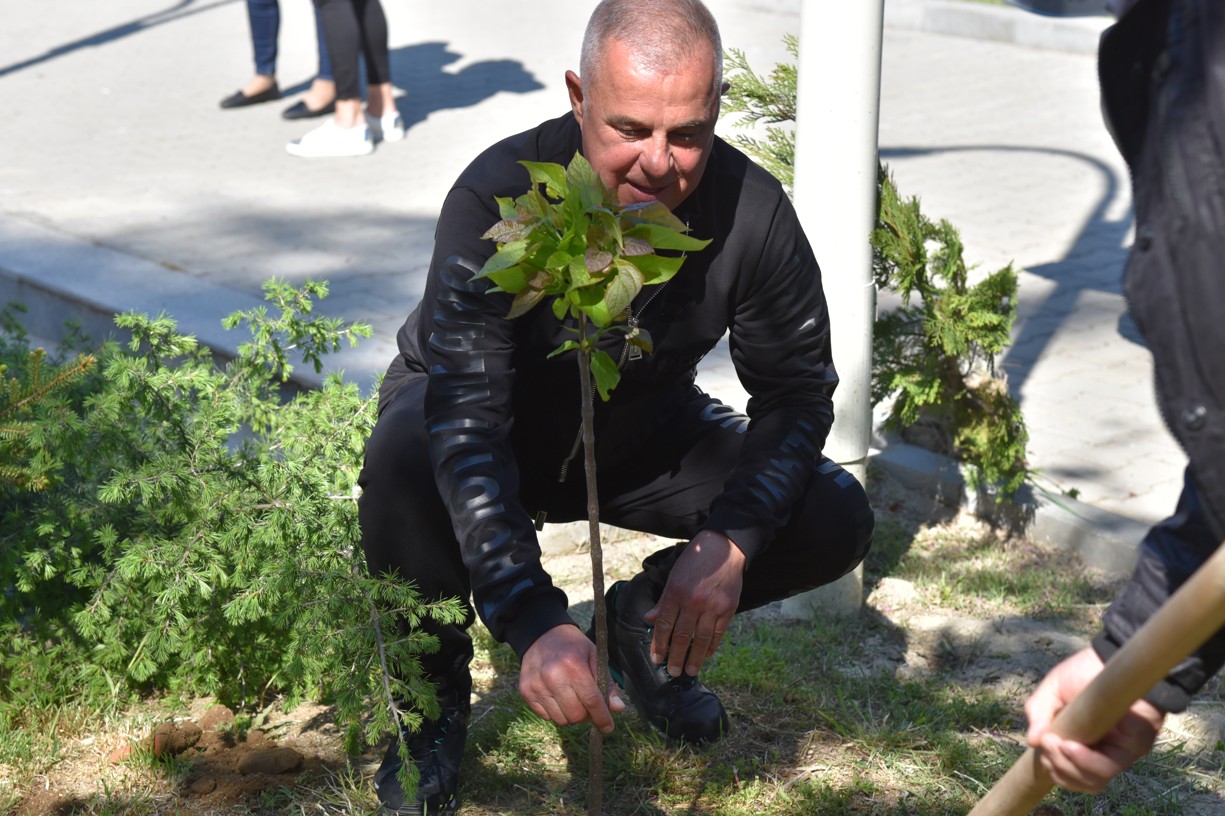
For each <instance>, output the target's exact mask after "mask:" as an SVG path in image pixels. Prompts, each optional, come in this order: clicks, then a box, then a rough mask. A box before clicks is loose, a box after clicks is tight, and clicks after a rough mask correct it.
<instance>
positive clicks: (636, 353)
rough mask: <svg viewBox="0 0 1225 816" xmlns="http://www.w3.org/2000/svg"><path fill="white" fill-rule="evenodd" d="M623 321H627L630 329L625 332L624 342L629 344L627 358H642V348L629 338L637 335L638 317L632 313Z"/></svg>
mask: <svg viewBox="0 0 1225 816" xmlns="http://www.w3.org/2000/svg"><path fill="white" fill-rule="evenodd" d="M625 322H626V323H628V324H629V327H630V330H629V331H628V332H626V333H625V342H626V343H627V344H629V351H630V356H629V359H630V360H631V361H633V360H641V359H642V349H640V348H638V346H635V345H633V344H632V343H630V340H632V339H634V338H635V337H637V336H638V318H637V317H635V316H634V315H630V316H629V317H628V318H626V321H625Z"/></svg>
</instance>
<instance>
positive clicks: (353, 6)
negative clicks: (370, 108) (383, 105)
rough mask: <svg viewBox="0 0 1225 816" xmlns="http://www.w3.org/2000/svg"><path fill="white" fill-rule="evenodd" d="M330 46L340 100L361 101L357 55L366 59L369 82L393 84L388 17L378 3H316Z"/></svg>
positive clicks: (317, 0)
mask: <svg viewBox="0 0 1225 816" xmlns="http://www.w3.org/2000/svg"><path fill="white" fill-rule="evenodd" d="M315 8H316V9H317V10H318V12H319V21H320V23H321V24H322V26H323V39H324V41H325V42H326V44H327V49H328V58H329V59H330V60H331V62H332V74H333V76H334V77H335V79H336V98H337V99H360V98H361V95H362V93H361V75H360V72H359V70H358V64H357V55H358V53H359V52H360V53H361V54H362V55H364V57H365V59H366V83H367V84H368V85H380V84H382V83H384V82H390V81H391V70H390V67H389V63H390V57H389V55H388V51H387V18H386V16H384V14H383V6H382V4H381V3H380V2H379V0H315Z"/></svg>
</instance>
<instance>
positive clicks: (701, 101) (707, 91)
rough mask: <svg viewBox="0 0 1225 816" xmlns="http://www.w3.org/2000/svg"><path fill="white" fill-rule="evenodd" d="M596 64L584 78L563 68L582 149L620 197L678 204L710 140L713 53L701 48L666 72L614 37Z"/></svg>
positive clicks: (715, 104)
mask: <svg viewBox="0 0 1225 816" xmlns="http://www.w3.org/2000/svg"><path fill="white" fill-rule="evenodd" d="M600 67H601V70H600V72H599V73H598V74H597V75H596V77H595V80H594V81H593V82H588V83H587V84H586V85H582V84H580V80H579V77H578V76H577V75H576V74H575V73H574V72H573V71H568V72H567V73H566V86H567V88H568V89H569V92H570V104H571V107H573V109H574V115H575V116H576V117H577V118H578V122H579V125H580V127H581V128H582V130H583V154H584V155H585V156H586V157H587V161H589V162H591V166H592V167H593V168H594V169H595V171H596V172H597V173H599V174H600V178H601V179H603V181H604V184H605V185H606V186H607V187H608V189H610V190H615V191H616V194H617V198H618V199H619V200H620V202H621V203H622V204H634V203H637V202H642V201H659V202H661V203H662V204H665V205H666V206H667V207H668V208H669V209H676V207H677V205H679V204H680V203H681V202H682V201H684V200H685V198H686V197H688V195H689V194H690V193H692V192H693V190H694V188H695V187H697V185H698V182H699V181H701V180H702V173H703V172H704V171H705V170H706V161H707V159H709V158H710V150H711V146H712V145H713V143H714V137H715V119H716V118H717V117H718V114H719V99H718V96H717V95H716V94H715V93H714V92H713V84H714V71H715V65H714V58H713V56H712V55H711V54H710V53H709V51H707V50H705V49H698V50H697V53H695V54H694V55H692V56H690V57H689V58H688V59H686V60H685V61H684V62H682V63H681V64H679V65H676V66H674V67H671V68H670V69H669V71H668V72H667V73H661V72H650V71H648V70H646V69H644V68H641V67H640V66H639V65H637V64H636V62H635V61H634V59H633V57H632V53H631V50H630V49H629V48H627V47H626V46H625V45H624V44H623V43H622V42H620V41H618V40H613V41H611V42H609V43H608V44H607V46H606V48H605V49H604V61H603V64H602V65H601V66H600Z"/></svg>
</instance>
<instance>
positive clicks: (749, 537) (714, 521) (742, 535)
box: [702, 509, 766, 570]
mask: <svg viewBox="0 0 1225 816" xmlns="http://www.w3.org/2000/svg"><path fill="white" fill-rule="evenodd" d="M702 529H703V530H711V531H713V532H716V533H719V534H721V535H725V536H727V537H728V538H730V539H731V540H732V543H733V544H735V545H736V546H737V547H739V548H740V551H741V552H742V553H744V558H745V567H744V568H745V569H746V570H747V569H748V568H749V567H751V566H752V565H753V559H754V558H756V557H757V555H758V553H760V552H761V551H762V550H763V549H764V548H765V546H766V534H765V531H764V530H762V529H761V527H760V526H758V525H757V524H756V523H754V520H752V519H748V518H745V517H744V516H742V515H740V514H739V513H736V512H735V511H731V510H720V509H716V510H715V511H714V512H713V513H711V515H710V518H708V519H706V523H705V524H703V525H702Z"/></svg>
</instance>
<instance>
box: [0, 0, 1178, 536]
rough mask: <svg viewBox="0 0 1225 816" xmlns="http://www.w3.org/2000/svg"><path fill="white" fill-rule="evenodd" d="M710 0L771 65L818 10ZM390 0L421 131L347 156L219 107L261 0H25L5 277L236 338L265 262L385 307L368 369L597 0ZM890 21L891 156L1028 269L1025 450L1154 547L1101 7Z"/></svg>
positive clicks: (406, 107) (246, 50)
mask: <svg viewBox="0 0 1225 816" xmlns="http://www.w3.org/2000/svg"><path fill="white" fill-rule="evenodd" d="M708 3H709V5H710V7H711V9H712V10H713V11H714V13H715V15H716V16H717V17H718V18H719V19H720V22H721V25H722V27H723V31H724V38H725V44H726V45H727V46H729V47H735V48H739V49H741V50H744V51H745V52H746V53H747V54H748V56H749V59H750V61H751V63H752V64H753V65H755V66H757V67H758V69H759V70H766V69H768V68H769V67H770V66H772V65H773V64H774V63H775V62H777V61H779V60H783V59H786V58H787V56H786V54H785V52H784V50H783V48H782V45H781V42H780V40H781V37H782V36H783V34H785V33H788V32H795V31H796V30H797V29H798V8H799V0H708ZM282 5H283V24H282V31H281V57H280V69H279V74H280V79H281V83H282V87H285V88H290V89H293V90H294V91H295V92H300V91H301V90H303V88H304V85H305V82H306V81H307V80H308V78H309V77H310V76H311V74H312V72H313V69H314V56H313V49H314V36H313V31H312V25H313V22H312V19H311V12H310V8H309V4H307V3H284V4H282ZM384 6H385V8H386V11H387V15H388V18H389V24H390V29H391V46H392V71H393V77H394V78H395V81H396V84H397V86H398V87H399V88H400V89H401V90H402V94H403V95H402V96H401V98H400V100H399V106H400V110H401V112H402V113H403V115H404V117H405V120H406V122H407V124H408V126H409V130H408V137H407V139H406V140H405V141H404V142H402V143H399V144H392V145H382V146H380V147H379V148H378V150H377V151H376V153H375V154H374V155H373V156H371V157H367V158H361V159H343V160H303V159H297V158H293V157H291V156H288V155H287V154H286V153H285V150H284V144H285V143H286V142H287V141H288V140H290V139H292V138H295V137H297V136H299V135H301V134H302V133H304V132H305V131H306V130H307V129H308V128H309V127H312V126H313V125H314V122H308V123H307V124H305V125H304V124H302V123H293V122H286V121H283V120H282V119H281V118H280V117H279V113H280V110H281V109H282V108H283V107H285V106H286V105H288V104H290V103H291V102H292V101H293V99H292V97H291V98H287V99H286V100H284V101H282V102H279V103H273V104H268V105H262V106H257V107H252V108H247V109H241V110H233V111H221V110H219V109H218V107H217V102H218V100H220V99H221V98H222V97H223V96H225V95H228V94H229V93H231V92H232V91H233V90H234V89H235V88H237V87H238V86H239V85H241V84H242V83H243V82H244V81H245V80H246V79H247V77H248V75H249V72H250V70H251V59H250V45H249V38H248V35H247V22H246V17H245V4H244V3H243V2H242V0H108V2H106V3H99V2H97V0H58V2H57V3H56V4H54V9H55V11H54V18H53V19H52V14H51V13H50V7H48V6H46V5H45V4H37V3H24V4H17V5H15V6H14V7H12V8H10V9H8V14H7V15H6V22H5V25H4V26H3V27H2V28H0V55H3V56H2V57H0V93H2V94H3V97H4V99H5V100H6V101H7V103H8V104H7V105H6V107H7V109H8V110H9V115H8V116H7V117H6V118H4V119H3V120H0V150H2V155H3V156H4V157H5V158H4V161H3V163H0V298H2V299H4V300H10V299H15V298H21V299H25V300H27V301H28V302H30V303H31V305H32V307H33V311H32V315H31V324H32V325H33V326H34V327H35V328H36V329H38V330H39V331H44V332H46V331H51V330H52V328H53V327H54V326H57V325H59V323H60V321H61V319H62V318H63V317H64V316H66V315H68V314H77V315H84V316H85V317H86V318H87V326H88V327H89V328H90V329H91V330H93V332H94V333H95V334H102V333H105V331H106V329H107V327H108V326H109V316H110V315H111V314H112V313H113V312H114V311H116V310H126V309H137V310H142V311H148V312H158V311H163V310H164V311H166V312H167V313H169V314H170V315H172V316H174V317H175V318H176V319H178V320H179V322H180V325H181V326H182V327H184V328H185V329H186V330H188V331H190V332H193V333H196V334H198V335H199V336H200V337H201V339H202V340H204V341H206V342H209V343H213V344H217V345H221V346H225V345H227V344H232V343H233V342H234V340H233V338H227V337H226V333H224V332H222V330H221V329H220V326H219V322H220V320H221V318H222V317H223V316H224V315H226V314H227V313H229V312H230V311H233V310H234V309H238V308H247V307H249V306H251V305H254V304H257V303H259V302H260V284H261V283H262V282H263V281H264V280H266V279H268V278H270V277H272V276H279V277H282V278H286V279H289V280H291V281H301V280H304V279H306V278H323V279H327V280H329V281H330V282H331V285H332V292H333V295H332V297H330V298H329V299H328V300H327V301H326V302H325V303H324V306H323V310H324V311H325V312H327V313H329V314H335V315H338V316H342V317H344V318H347V319H353V320H363V321H366V322H369V323H372V324H373V325H374V327H375V333H376V336H375V338H374V339H373V340H372V341H368V342H367V343H365V344H363V346H362V347H360V348H359V349H357V350H356V351H352V352H349V351H346V352H345V353H343V354H341V355H339V357H338V358H337V360H336V361H335V364H336V365H338V366H339V367H342V368H343V369H344V370H345V371H346V373H347V375H348V376H350V377H352V378H355V379H357V380H359V381H361V382H364V383H370V382H372V381H373V378H374V376H376V374H377V373H379V372H381V371H382V370H383V369H384V368H385V366H386V364H387V362H388V360H389V359H390V357H391V355H392V354H393V351H394V344H395V337H394V335H395V330H396V328H397V327H398V326H399V324H400V323H401V321H402V320H403V318H404V315H405V314H406V313H407V312H408V311H409V310H410V309H411V308H412V306H413V305H414V303H415V302H416V300H417V298H418V297H419V292H420V291H421V287H422V283H423V280H424V275H425V271H426V267H427V264H428V259H429V254H430V247H431V238H432V231H433V227H434V220H435V217H436V213H437V208H438V206H439V203H440V202H441V200H442V196H443V194H444V192H445V190H446V189H447V187H448V186H449V184H450V182H451V181H452V180H453V179H454V177H455V176H456V175H457V174H458V173H459V171H460V170H461V169H462V168H463V167H464V165H465V164H466V163H467V162H468V161H469V160H470V159H471V158H472V157H473V156H474V155H475V154H476V152H477V151H478V150H479V149H480V148H481V147H483V146H485V145H486V144H488V143H490V142H492V141H494V140H496V139H497V138H499V137H501V136H503V135H506V134H509V133H513V132H517V131H519V130H522V129H525V128H527V127H530V126H532V125H533V124H535V123H536V122H538V121H540V120H541V119H544V118H546V117H551V116H555V115H557V114H559V113H561V112H563V111H564V110H565V106H566V97H565V89H564V86H563V83H562V77H563V74H564V71H565V70H566V69H567V68H570V67H573V66H574V65H575V63H576V62H577V53H578V48H579V41H580V37H581V31H582V27H583V25H584V23H585V20H586V17H587V15H588V13H589V11H590V7H591V4H590V3H586V2H577V3H576V2H563V1H562V0H540V1H539V2H535V3H532V4H529V5H528V6H525V8H530V12H521V13H518V14H513V13H511V14H506V13H502V12H497V13H492V12H491V9H493V6H492V5H491V4H489V3H488V2H485V0H451V2H448V3H441V4H424V3H404V2H397V0H384ZM886 17H887V23H888V26H887V30H886V33H885V42H884V69H883V75H884V76H883V88H882V101H881V129H880V138H881V151H882V157H883V158H884V160H885V161H886V162H887V163H888V164H889V166H890V167H891V168H892V170H893V173H894V175H895V179H896V181H897V184H898V186H899V188H900V189H901V191H902V192H903V194H908V195H918V196H920V197H921V198H922V200H923V202H924V206H925V210H926V211H927V212H928V213H929V214H930V215H932V216H935V217H946V218H948V219H949V220H950V221H951V222H952V223H953V224H955V225H956V226H958V227H959V228H960V230H961V234H962V237H963V239H964V241H965V245H966V251H967V255H968V256H969V257H970V258H971V259H973V260H974V261H975V262H977V263H979V264H981V266H982V268H983V269H994V268H997V267H998V266H1000V265H1002V264H1004V263H1008V262H1010V261H1011V262H1014V263H1016V264H1017V265H1018V266H1020V267H1023V268H1025V269H1026V270H1027V271H1026V272H1025V273H1024V274H1023V275H1022V279H1021V292H1020V310H1021V319H1020V320H1019V321H1018V324H1017V329H1016V342H1015V344H1014V346H1013V348H1012V349H1011V350H1010V351H1009V353H1008V354H1007V356H1006V358H1005V359H1004V361H1003V362H1004V365H1005V368H1006V370H1007V371H1008V374H1009V377H1010V379H1011V384H1012V386H1013V388H1014V390H1015V392H1016V393H1017V394H1018V395H1019V396H1020V397H1021V399H1022V406H1023V408H1024V411H1025V414H1026V417H1027V419H1028V421H1029V427H1030V432H1031V437H1032V439H1031V452H1032V457H1031V458H1032V462H1033V464H1034V465H1035V466H1037V467H1039V468H1040V469H1041V470H1042V472H1043V474H1044V476H1045V477H1046V478H1047V479H1049V480H1050V483H1051V484H1052V485H1054V486H1057V487H1058V488H1063V489H1075V490H1077V491H1078V492H1079V497H1080V499H1081V501H1082V502H1083V505H1079V504H1073V507H1074V508H1075V509H1077V510H1078V511H1079V512H1080V513H1081V515H1082V516H1083V517H1084V518H1080V519H1077V518H1076V517H1075V516H1071V515H1069V518H1068V521H1069V522H1070V526H1069V528H1068V529H1069V530H1074V531H1078V532H1070V533H1068V535H1070V536H1073V537H1075V536H1078V535H1083V534H1084V532H1085V531H1086V530H1094V529H1096V530H1102V529H1107V528H1110V529H1115V530H1118V531H1121V532H1119V533H1118V534H1117V535H1116V538H1118V539H1119V540H1121V541H1123V543H1124V544H1128V543H1134V540H1135V539H1136V538H1137V536H1138V532H1137V531H1138V530H1140V529H1142V527H1143V525H1142V524H1138V523H1134V522H1129V521H1128V520H1129V519H1130V520H1135V521H1138V522H1151V521H1154V520H1156V519H1158V518H1160V517H1162V516H1164V515H1165V514H1167V513H1168V511H1169V510H1170V509H1171V508H1172V507H1173V505H1174V501H1175V498H1176V497H1177V494H1178V490H1179V486H1180V483H1181V482H1180V480H1181V472H1182V466H1183V457H1182V455H1181V454H1180V452H1179V451H1178V449H1177V447H1176V445H1175V444H1174V442H1173V441H1172V440H1171V438H1170V436H1169V434H1168V433H1167V432H1166V431H1165V429H1164V427H1163V426H1162V423H1161V421H1160V419H1159V418H1158V416H1157V413H1156V409H1155V407H1154V405H1153V398H1152V385H1151V379H1152V378H1151V364H1150V361H1149V357H1148V355H1147V352H1146V351H1145V350H1144V349H1143V347H1142V346H1141V345H1139V343H1138V342H1137V341H1136V335H1135V331H1134V328H1133V327H1132V326H1131V324H1130V323H1129V321H1128V320H1127V319H1126V318H1125V317H1124V312H1125V304H1124V302H1123V298H1122V295H1121V293H1120V286H1119V273H1120V270H1121V267H1122V263H1123V259H1124V256H1125V247H1126V246H1127V245H1128V243H1129V242H1130V237H1129V231H1130V218H1131V216H1130V200H1129V191H1128V182H1127V173H1126V169H1125V167H1124V166H1123V164H1122V162H1121V161H1120V160H1119V158H1118V157H1117V155H1116V153H1115V151H1114V148H1113V146H1112V145H1111V143H1110V139H1109V137H1108V135H1107V133H1106V131H1105V128H1104V127H1103V125H1102V123H1101V120H1100V116H1099V113H1098V111H1099V108H1098V102H1097V86H1096V79H1095V64H1094V59H1093V56H1092V53H1091V51H1092V47H1091V46H1092V42H1094V41H1095V39H1096V36H1097V33H1098V32H1099V31H1100V30H1101V28H1102V27H1103V26H1104V25H1105V24H1106V22H1107V21H1105V20H1078V21H1050V20H1047V19H1045V18H1036V17H1033V16H1032V15H1026V14H1024V13H1022V12H1018V11H1015V10H1012V9H1007V8H991V7H986V6H978V5H977V4H970V3H963V2H955V0H889V2H888V3H887V5H886ZM950 20H951V21H952V22H950ZM958 20H961V22H958ZM966 20H969V21H971V22H969V23H967V22H965V21H966ZM52 23H53V24H52ZM933 32H944V33H933ZM949 32H961V33H963V34H969V35H973V36H954V35H953V34H951V33H949ZM1086 43H1088V46H1086ZM829 273H830V271H829V270H827V274H829ZM44 327H45V328H44ZM703 377H704V378H705V381H706V382H707V383H709V384H712V386H711V387H712V388H713V387H715V386H716V385H717V384H719V383H726V382H728V381H729V380H730V379H731V375H729V372H728V369H727V363H726V358H725V357H723V356H720V355H718V354H716V355H713V356H712V359H711V361H710V362H709V364H708V365H707V366H706V368H705V369H704V373H703ZM925 467H928V469H929V470H930V469H931V467H933V466H931V465H925ZM1062 512H1064V513H1065V514H1066V513H1067V511H1062ZM1090 518H1091V519H1092V520H1093V523H1087V522H1086V519H1090ZM1112 525H1113V526H1112ZM1112 535H1115V534H1113V533H1112Z"/></svg>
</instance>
